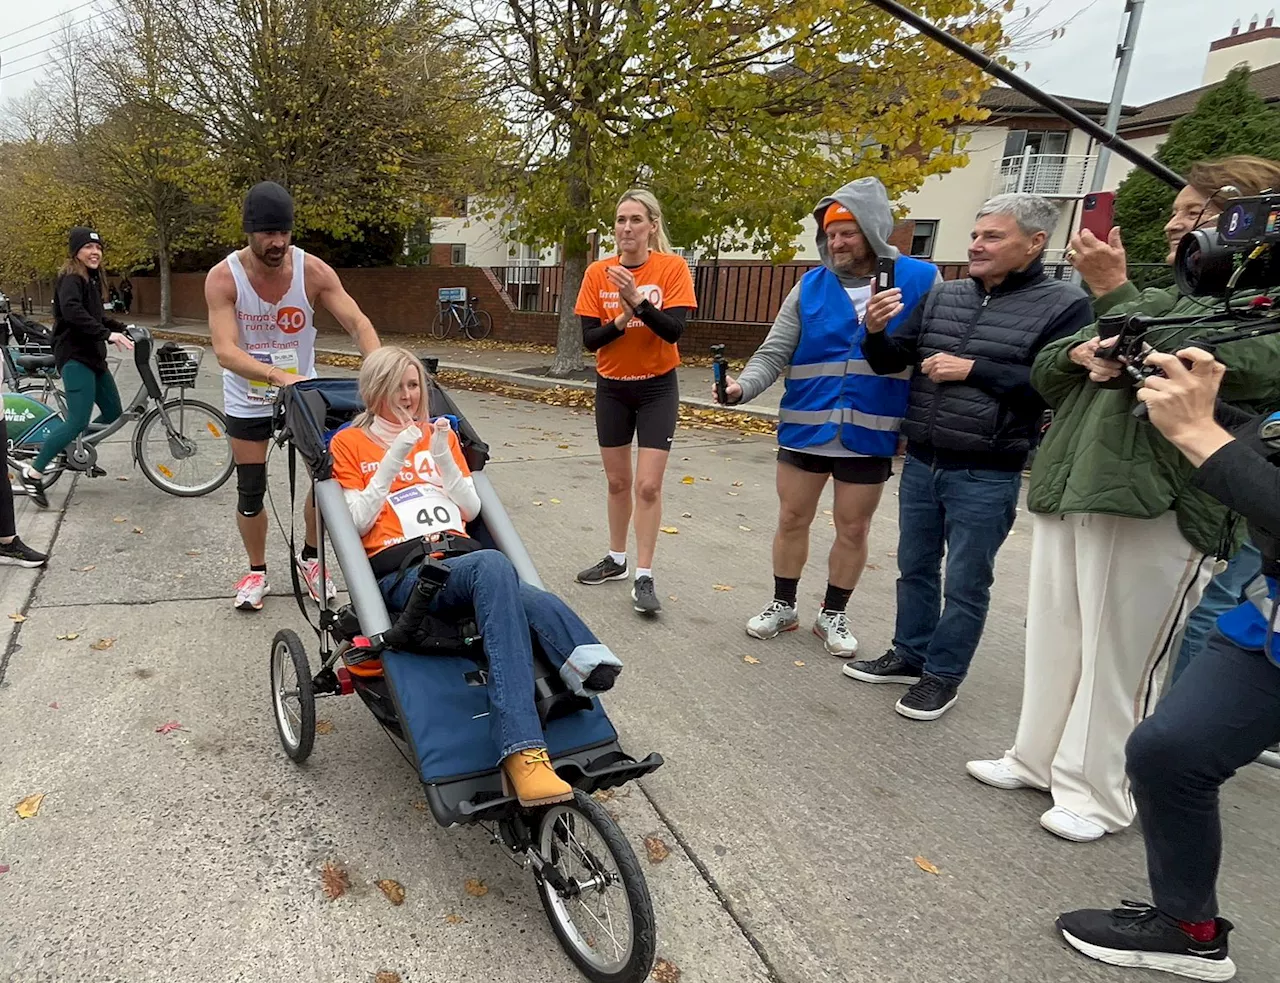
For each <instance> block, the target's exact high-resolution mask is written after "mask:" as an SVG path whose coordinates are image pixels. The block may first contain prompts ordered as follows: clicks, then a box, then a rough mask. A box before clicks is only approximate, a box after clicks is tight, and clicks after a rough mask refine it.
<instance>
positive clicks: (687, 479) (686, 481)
mask: <svg viewBox="0 0 1280 983" xmlns="http://www.w3.org/2000/svg"><path fill="white" fill-rule="evenodd" d="M693 481H694V478H693V475H691V474H687V475H685V476H684V477H683V478H681V479H680V484H682V485H692V484H693Z"/></svg>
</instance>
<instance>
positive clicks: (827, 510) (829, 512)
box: [822, 509, 831, 515]
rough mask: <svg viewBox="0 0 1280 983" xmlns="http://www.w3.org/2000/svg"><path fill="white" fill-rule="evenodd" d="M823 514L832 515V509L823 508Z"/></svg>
mask: <svg viewBox="0 0 1280 983" xmlns="http://www.w3.org/2000/svg"><path fill="white" fill-rule="evenodd" d="M822 514H823V515H830V514H831V510H830V509H823V510H822Z"/></svg>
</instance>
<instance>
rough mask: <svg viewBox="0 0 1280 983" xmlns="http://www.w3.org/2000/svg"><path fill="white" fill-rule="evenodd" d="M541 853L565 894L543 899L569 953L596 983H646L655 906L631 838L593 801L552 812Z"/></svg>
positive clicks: (542, 825) (542, 883)
mask: <svg viewBox="0 0 1280 983" xmlns="http://www.w3.org/2000/svg"><path fill="white" fill-rule="evenodd" d="M537 843H538V852H539V853H541V854H542V856H543V857H544V858H545V859H546V860H547V861H548V863H550V864H551V866H552V867H554V868H555V870H556V873H557V874H558V875H559V880H560V884H561V887H560V888H557V887H556V886H555V885H553V884H552V882H551V881H550V880H548V879H546V878H544V877H539V878H538V893H539V894H540V895H541V896H542V907H543V908H544V909H545V910H546V913H547V918H548V920H549V921H550V922H551V929H552V931H554V932H555V934H556V938H557V939H559V941H560V944H561V946H563V947H564V950H565V953H566V954H567V955H568V956H569V958H570V959H572V960H573V962H574V963H575V964H576V965H577V967H578V969H580V970H581V971H582V974H583V975H584V976H586V978H587V979H589V980H591V981H592V983H642V981H643V980H645V979H646V978H647V977H648V976H649V971H650V970H651V969H652V968H653V957H654V950H655V947H656V943H657V938H656V930H655V927H654V919H653V903H652V902H651V901H650V900H649V887H648V885H647V884H645V880H644V872H643V871H642V870H641V869H640V863H639V861H637V860H636V855H635V853H633V852H632V850H631V847H630V845H629V844H628V843H627V838H626V837H625V836H623V834H622V830H620V829H619V828H618V824H617V823H615V822H614V821H613V819H612V818H611V817H610V816H609V814H608V813H607V812H605V811H604V809H602V808H601V807H600V806H599V805H598V804H597V803H596V802H595V801H594V800H593V799H591V797H590V796H588V795H585V794H584V793H583V792H581V791H576V792H574V796H573V801H572V802H565V803H563V804H562V805H555V806H551V807H550V808H549V809H547V811H546V812H544V813H543V814H542V817H541V819H540V820H539V823H538V836H537Z"/></svg>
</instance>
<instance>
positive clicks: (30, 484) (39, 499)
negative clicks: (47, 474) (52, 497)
mask: <svg viewBox="0 0 1280 983" xmlns="http://www.w3.org/2000/svg"><path fill="white" fill-rule="evenodd" d="M18 480H19V481H21V482H22V487H23V488H25V489H26V490H27V497H28V498H30V499H31V501H33V502H35V503H36V504H37V505H39V506H40V507H41V508H42V509H47V508H48V507H49V496H48V495H46V494H45V493H44V482H43V481H41V480H40V479H39V478H33V477H31V475H29V474H27V466H26V465H25V464H24V465H22V466H21V467H20V468H18Z"/></svg>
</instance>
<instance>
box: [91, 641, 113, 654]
mask: <svg viewBox="0 0 1280 983" xmlns="http://www.w3.org/2000/svg"><path fill="white" fill-rule="evenodd" d="M115 643H116V640H115V639H114V638H99V639H98V640H97V641H96V642H90V643H89V648H91V649H93V650H94V651H95V652H105V651H106V650H107V649H109V648H111V646H112V645H114V644H115Z"/></svg>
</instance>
